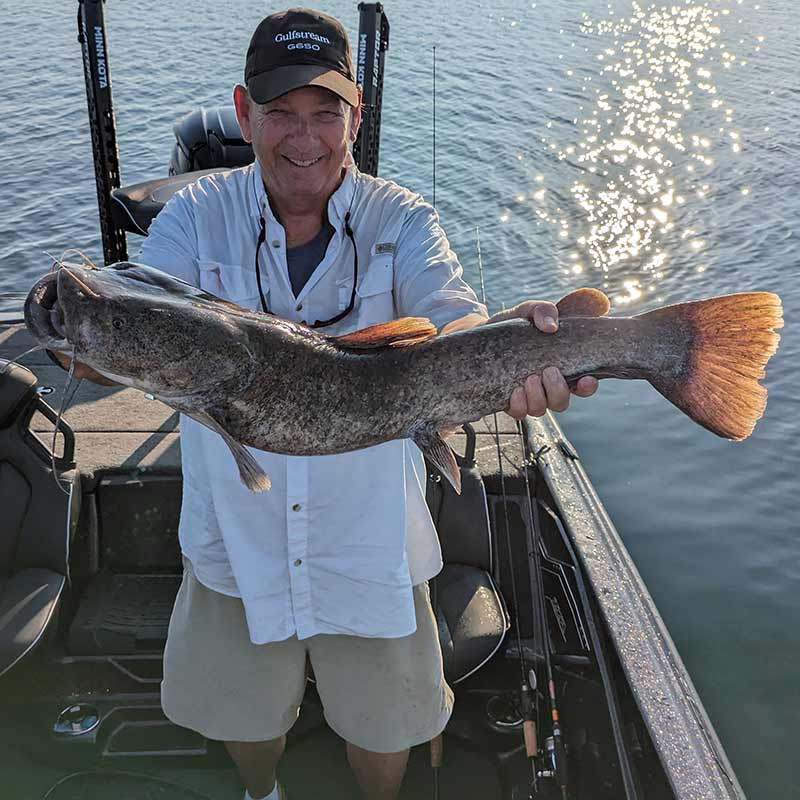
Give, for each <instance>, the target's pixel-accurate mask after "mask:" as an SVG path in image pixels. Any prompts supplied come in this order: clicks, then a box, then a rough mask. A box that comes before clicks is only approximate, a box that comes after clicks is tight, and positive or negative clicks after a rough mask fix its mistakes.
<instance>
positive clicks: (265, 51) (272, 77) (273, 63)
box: [244, 8, 358, 106]
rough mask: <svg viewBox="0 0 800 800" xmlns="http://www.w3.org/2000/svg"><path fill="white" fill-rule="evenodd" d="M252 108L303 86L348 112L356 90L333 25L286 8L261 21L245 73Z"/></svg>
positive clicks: (345, 47)
mask: <svg viewBox="0 0 800 800" xmlns="http://www.w3.org/2000/svg"><path fill="white" fill-rule="evenodd" d="M244 82H245V85H246V86H247V89H248V91H249V92H250V96H251V97H252V98H253V100H255V101H256V103H268V102H269V101H270V100H274V99H275V98H276V97H280V96H281V95H282V94H286V93H287V92H291V91H292V90H293V89H299V88H300V87H302V86H322V87H324V88H325V89H330V90H331V91H332V92H334V94H337V95H339V97H341V98H342V99H343V100H344V101H345V102H346V103H349V104H350V105H351V106H355V105H357V104H358V88H357V86H356V81H355V74H354V71H353V57H352V55H351V52H350V42H349V41H348V40H347V33H346V32H345V29H344V28H343V27H342V25H341V23H340V22H338V20H335V19H334V18H333V17H330V16H328V15H327V14H323V13H322V12H321V11H313V10H312V9H310V8H290V9H289V10H288V11H281V12H280V13H278V14H270V16H268V17H266V18H265V19H263V20H261V22H260V24H259V26H258V27H257V28H256V31H255V33H254V34H253V38H252V39H251V40H250V47H248V49H247V61H246V62H245V67H244Z"/></svg>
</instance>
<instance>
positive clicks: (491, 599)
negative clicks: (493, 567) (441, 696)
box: [435, 564, 508, 686]
mask: <svg viewBox="0 0 800 800" xmlns="http://www.w3.org/2000/svg"><path fill="white" fill-rule="evenodd" d="M435 581H436V592H435V593H436V622H437V624H438V626H439V641H440V643H441V645H442V660H443V662H444V675H445V678H446V679H447V682H448V683H449V684H450V685H451V686H452V685H453V684H455V683H458V682H459V681H462V680H464V678H466V677H468V676H469V675H471V674H472V673H473V672H476V671H477V670H478V669H480V668H481V667H482V666H483V665H484V664H485V663H486V662H487V661H489V659H490V658H491V657H492V656H493V655H494V654H495V653H496V652H497V650H498V649H499V648H500V645H501V644H502V643H503V639H505V636H506V631H507V630H508V619H507V613H506V609H505V605H504V603H503V598H502V597H501V596H500V592H499V591H498V590H497V587H496V586H495V585H494V581H493V580H492V577H491V575H489V573H488V572H486V571H485V570H482V569H477V568H476V567H470V566H466V565H464V564H445V565H444V567H443V569H442V571H441V572H440V573H439V574H438V575H437V576H436V578H435Z"/></svg>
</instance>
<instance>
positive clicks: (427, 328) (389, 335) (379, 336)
mask: <svg viewBox="0 0 800 800" xmlns="http://www.w3.org/2000/svg"><path fill="white" fill-rule="evenodd" d="M436 333H437V331H436V326H435V325H434V324H433V323H432V322H431V321H430V320H429V319H426V318H425V317H401V318H400V319H393V320H391V321H389V322H380V323H378V324H377V325H370V326H369V327H367V328H361V330H357V331H353V332H352V333H345V334H343V335H342V336H331V337H330V339H331V341H332V342H334V343H335V344H337V345H338V346H339V347H344V348H347V349H349V350H375V349H378V348H381V347H410V346H412V345H415V344H420V343H421V342H424V341H427V340H428V339H431V338H433V337H434V336H436Z"/></svg>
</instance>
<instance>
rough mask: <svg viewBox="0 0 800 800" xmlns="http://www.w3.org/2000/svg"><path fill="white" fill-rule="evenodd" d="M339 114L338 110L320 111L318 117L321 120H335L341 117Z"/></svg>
mask: <svg viewBox="0 0 800 800" xmlns="http://www.w3.org/2000/svg"><path fill="white" fill-rule="evenodd" d="M339 116H340V115H339V114H338V113H337V112H336V111H320V112H319V113H318V114H317V119H319V120H321V121H322V122H333V121H334V120H337V119H339Z"/></svg>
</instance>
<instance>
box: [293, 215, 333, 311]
mask: <svg viewBox="0 0 800 800" xmlns="http://www.w3.org/2000/svg"><path fill="white" fill-rule="evenodd" d="M333 234H334V228H333V225H331V224H330V222H328V220H325V222H324V224H323V225H322V227H321V228H320V229H319V233H318V234H317V235H316V236H315V237H314V238H313V239H312V240H311V241H310V242H306V243H305V244H301V245H300V246H299V247H288V248H286V263H287V265H288V267H289V281H290V282H291V284H292V291H293V292H294V296H295V297H297V296H298V295H299V294H300V292H302V291H303V287H304V286H305V285H306V283H307V282H308V279H309V278H310V277H311V273H313V272H314V270H315V269H316V268H317V267H318V266H319V263H320V262H321V261H322V259H323V258H325V251H326V250H327V249H328V243H329V242H330V240H331V239H332V238H333Z"/></svg>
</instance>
